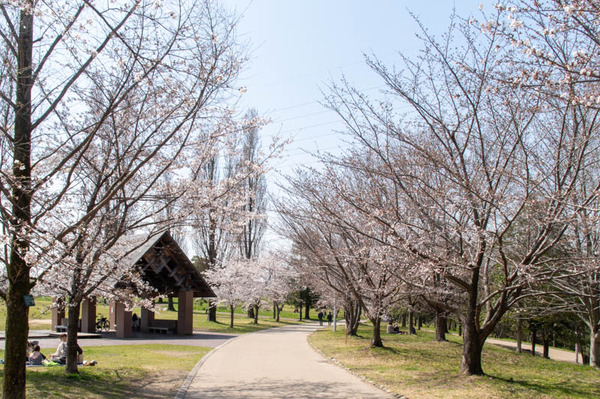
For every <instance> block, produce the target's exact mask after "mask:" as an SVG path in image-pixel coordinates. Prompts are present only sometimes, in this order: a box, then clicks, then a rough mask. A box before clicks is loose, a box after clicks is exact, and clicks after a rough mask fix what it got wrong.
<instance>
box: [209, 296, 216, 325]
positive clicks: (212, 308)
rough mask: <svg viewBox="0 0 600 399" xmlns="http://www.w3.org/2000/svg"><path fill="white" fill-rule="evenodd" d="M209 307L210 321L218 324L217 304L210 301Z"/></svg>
mask: <svg viewBox="0 0 600 399" xmlns="http://www.w3.org/2000/svg"><path fill="white" fill-rule="evenodd" d="M208 303H209V306H208V321H212V322H213V323H216V322H217V304H216V303H215V302H214V301H212V300H209V302H208Z"/></svg>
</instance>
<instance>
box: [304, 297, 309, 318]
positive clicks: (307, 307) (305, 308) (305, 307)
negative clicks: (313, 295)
mask: <svg viewBox="0 0 600 399" xmlns="http://www.w3.org/2000/svg"><path fill="white" fill-rule="evenodd" d="M310 305H311V304H310V303H309V301H306V303H305V304H304V318H305V319H306V320H308V319H310Z"/></svg>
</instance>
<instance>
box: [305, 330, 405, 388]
mask: <svg viewBox="0 0 600 399" xmlns="http://www.w3.org/2000/svg"><path fill="white" fill-rule="evenodd" d="M317 331H318V330H316V331H314V332H312V333H310V334H308V336H307V337H306V340H307V341H308V344H309V345H310V347H311V348H312V349H313V350H314V351H315V352H317V353H318V354H319V355H321V356H323V357H324V358H325V360H327V362H329V363H331V364H333V365H335V366H337V367H339V368H341V369H344V370H346V371H347V372H349V373H350V374H352V375H353V376H355V377H356V378H358V379H359V380H361V381H364V382H366V383H367V384H369V385H372V386H373V387H375V388H377V389H379V390H381V391H383V392H385V393H387V394H389V395H391V396H392V397H394V398H397V399H408V397H407V396H404V395H401V394H399V393H394V392H392V391H391V390H390V389H389V388H387V387H386V386H384V385H381V384H378V383H376V382H375V381H373V380H370V379H368V378H367V377H365V376H364V375H362V374H359V373H357V372H356V371H353V370H351V369H350V368H348V367H347V366H346V365H345V364H343V363H342V362H340V361H339V360H337V359H336V358H334V357H331V356H329V355H327V354H326V353H325V352H323V351H322V350H321V349H319V348H317V347H316V345H315V344H314V343H313V342H312V336H313V334H314V333H316V332H317Z"/></svg>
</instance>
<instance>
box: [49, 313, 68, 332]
mask: <svg viewBox="0 0 600 399" xmlns="http://www.w3.org/2000/svg"><path fill="white" fill-rule="evenodd" d="M64 317H65V309H64V308H62V309H61V308H52V331H56V326H58V325H62V324H61V323H62V319H64Z"/></svg>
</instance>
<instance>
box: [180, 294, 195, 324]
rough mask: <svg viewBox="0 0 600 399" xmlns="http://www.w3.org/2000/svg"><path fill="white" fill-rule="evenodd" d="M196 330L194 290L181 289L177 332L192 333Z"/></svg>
mask: <svg viewBox="0 0 600 399" xmlns="http://www.w3.org/2000/svg"><path fill="white" fill-rule="evenodd" d="M193 332H194V291H179V302H178V305H177V334H178V335H192V334H193Z"/></svg>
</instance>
